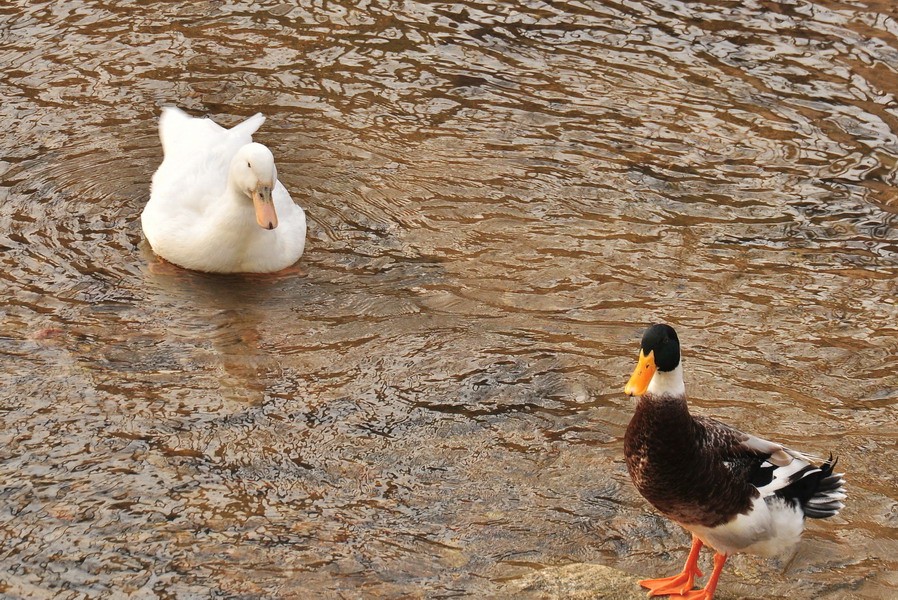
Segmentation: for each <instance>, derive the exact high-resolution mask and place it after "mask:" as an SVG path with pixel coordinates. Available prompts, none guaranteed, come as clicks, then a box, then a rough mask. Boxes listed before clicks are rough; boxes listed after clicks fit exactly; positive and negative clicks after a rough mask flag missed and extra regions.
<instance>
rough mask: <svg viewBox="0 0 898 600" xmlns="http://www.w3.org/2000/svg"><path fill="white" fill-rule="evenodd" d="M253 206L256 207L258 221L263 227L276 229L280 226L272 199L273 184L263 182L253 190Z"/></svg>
mask: <svg viewBox="0 0 898 600" xmlns="http://www.w3.org/2000/svg"><path fill="white" fill-rule="evenodd" d="M253 206H254V207H255V209H256V223H258V224H259V227H261V228H262V229H274V228H275V227H277V226H278V216H277V213H276V212H275V211H274V201H272V199H271V186H269V185H262V184H261V183H260V184H259V185H257V186H256V189H255V190H253Z"/></svg>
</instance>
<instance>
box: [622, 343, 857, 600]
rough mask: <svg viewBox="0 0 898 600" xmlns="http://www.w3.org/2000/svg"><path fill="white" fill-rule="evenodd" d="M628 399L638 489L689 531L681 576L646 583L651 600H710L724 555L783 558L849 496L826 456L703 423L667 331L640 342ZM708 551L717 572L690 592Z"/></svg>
mask: <svg viewBox="0 0 898 600" xmlns="http://www.w3.org/2000/svg"><path fill="white" fill-rule="evenodd" d="M624 391H625V393H626V394H627V395H629V396H639V400H638V402H637V404H636V410H635V412H634V414H633V418H632V420H631V421H630V425H629V426H628V427H627V432H626V435H625V437H624V454H625V456H626V461H627V470H628V471H629V472H630V477H631V478H632V479H633V483H634V484H635V485H636V489H637V490H639V493H640V494H642V495H643V496H644V497H645V499H646V500H648V501H649V503H651V505H652V506H654V507H655V508H656V509H658V510H659V511H660V512H661V513H662V514H663V515H664V516H666V517H667V518H669V519H671V520H673V521H675V522H676V523H678V524H679V525H680V526H682V527H683V528H685V529H686V530H688V531H690V532H691V533H692V550H691V551H690V553H689V557H688V559H687V560H686V565H685V566H684V567H683V571H682V572H681V573H679V574H678V575H674V576H673V577H666V578H662V579H647V580H645V581H640V582H639V583H640V585H642V586H643V587H645V588H648V589H649V596H663V595H669V596H670V597H671V598H677V599H679V598H686V599H688V600H712V598H713V597H714V590H715V589H716V587H717V582H718V580H719V578H720V573H721V571H722V570H723V566H724V563H725V562H726V559H727V556H729V555H730V554H732V553H734V552H747V553H751V554H759V555H762V556H775V555H778V554H782V553H784V552H785V551H787V550H789V549H790V548H792V547H794V545H795V544H797V543H798V540H799V537H800V536H801V532H802V530H803V529H804V519H805V517H810V518H813V519H825V518H827V517H831V516H833V515H835V514H837V513H838V512H839V510H840V509H841V508H842V507H843V504H842V500H843V499H844V498H845V493H844V490H843V487H842V486H843V484H844V480H843V479H842V474H841V473H834V472H833V468H834V467H835V464H836V461H835V460H833V459H832V456H830V458H829V460H826V461H823V462H822V464H815V461H814V460H813V459H811V458H810V457H808V456H807V455H805V454H802V453H801V452H796V451H795V450H791V449H789V448H786V447H784V446H782V445H780V444H777V443H775V442H769V441H767V440H763V439H761V438H759V437H755V436H753V435H750V434H747V433H743V432H741V431H739V430H738V429H735V428H733V427H730V426H729V425H726V424H724V423H721V422H720V421H717V420H714V419H710V418H707V417H697V416H693V415H691V414H690V413H689V408H688V407H687V405H686V387H685V385H684V383H683V367H682V365H681V363H680V341H679V338H677V333H676V331H674V329H673V328H672V327H670V326H669V325H653V326H651V327H650V328H649V329H648V330H647V331H646V332H645V335H643V337H642V346H641V348H640V351H639V362H638V364H637V366H636V370H635V371H634V372H633V376H632V377H631V378H630V380H629V382H628V383H627V385H626V388H625V390H624ZM703 545H708V546H710V547H712V548H713V549H714V550H715V554H714V570H713V572H712V573H711V576H710V577H709V579H708V582H707V584H706V585H705V587H704V588H703V589H698V590H693V589H692V588H693V587H694V584H695V578H696V577H701V576H702V574H701V572H700V571H699V569H698V557H699V552H700V551H701V548H702V546H703Z"/></svg>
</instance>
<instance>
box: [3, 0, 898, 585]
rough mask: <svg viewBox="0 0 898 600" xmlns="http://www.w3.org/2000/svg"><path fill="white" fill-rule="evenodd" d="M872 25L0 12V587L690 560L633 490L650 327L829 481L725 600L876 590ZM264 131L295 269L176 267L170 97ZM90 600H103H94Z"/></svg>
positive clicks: (136, 7) (844, 16)
mask: <svg viewBox="0 0 898 600" xmlns="http://www.w3.org/2000/svg"><path fill="white" fill-rule="evenodd" d="M896 13H898V11H896V9H895V8H894V6H893V5H892V4H891V3H890V2H886V1H879V2H878V1H876V0H870V1H862V0H854V1H849V0H844V1H841V2H840V1H837V0H817V1H814V2H806V1H784V2H767V1H746V2H735V1H734V2H726V1H720V2H674V1H669V2H667V1H665V2H654V1H647V2H573V1H570V2H563V1H561V2H552V3H547V2H540V1H528V2H498V3H497V2H482V3H478V2H464V3H452V2H442V3H433V2H426V1H412V0H409V1H396V2H385V1H374V2H358V3H352V2H347V1H340V2H311V3H308V2H306V3H303V6H301V7H294V6H292V5H291V4H287V3H283V4H280V3H276V2H262V3H248V2H241V1H239V0H233V1H230V2H226V1H207V2H186V1H181V2H155V3H150V2H143V1H141V2H137V1H136V0H132V1H130V2H129V1H116V2H112V1H101V0H94V1H91V0H73V1H69V2H64V3H61V2H36V1H29V2H25V1H24V0H14V1H13V2H12V3H7V4H5V5H4V6H3V7H0V64H2V66H3V69H2V71H0V99H2V103H0V122H2V123H3V125H4V127H3V130H4V135H3V136H2V137H0V267H2V268H0V278H2V283H0V317H2V329H0V356H2V364H3V369H2V373H0V383H2V389H3V391H2V393H0V411H2V412H0V414H2V430H0V481H2V484H0V498H2V502H0V572H2V573H3V574H0V593H3V594H5V595H8V596H10V597H48V596H54V595H56V596H58V597H65V598H82V597H98V596H103V595H106V596H109V597H125V595H127V594H132V595H133V596H129V597H134V598H153V597H160V598H162V597H165V598H168V597H197V598H200V597H208V596H216V597H220V596H228V597H245V598H252V597H304V598H319V597H320V598H373V597H383V598H418V597H427V598H438V597H439V598H447V597H475V598H486V597H512V596H514V597H524V596H523V595H520V594H516V593H515V592H514V590H515V589H516V588H515V585H516V582H517V581H518V580H520V578H521V577H523V576H525V575H527V574H529V573H532V572H533V571H534V570H537V569H540V568H542V567H545V566H550V565H565V564H570V563H575V562H596V563H602V564H606V565H611V566H614V567H617V568H621V569H624V570H628V571H632V572H637V573H641V574H645V575H659V574H661V573H664V572H673V571H675V570H676V568H678V567H679V565H680V562H681V560H682V558H683V554H684V553H685V548H686V546H687V544H688V537H687V536H686V535H685V534H684V533H682V532H681V531H680V530H678V528H677V527H676V526H674V525H671V524H669V523H667V522H666V521H664V520H663V519H661V518H660V517H658V516H657V515H656V514H655V513H654V512H653V511H651V510H650V508H649V507H648V506H647V505H646V504H645V503H644V502H643V501H642V500H641V499H640V498H639V497H638V495H637V494H636V492H635V490H634V489H633V487H632V486H631V485H630V483H629V480H628V477H627V475H626V471H625V468H624V466H623V463H622V443H621V438H622V435H623V429H624V427H625V426H626V423H627V421H628V420H629V415H630V413H631V411H632V402H631V401H630V400H628V399H627V398H626V397H624V396H623V394H622V392H621V390H622V387H623V384H624V383H625V381H626V378H627V376H628V375H629V372H630V370H631V369H632V367H633V365H634V361H635V355H636V352H637V345H638V339H639V336H640V334H641V329H642V327H643V326H644V325H645V324H646V323H649V322H652V321H655V320H665V321H668V322H671V323H673V324H675V325H676V326H677V327H678V330H679V332H680V336H681V338H682V340H683V342H684V344H685V348H686V369H687V386H688V387H689V389H690V393H691V397H692V403H693V405H694V407H695V408H696V410H698V411H701V412H703V413H704V414H711V415H714V416H717V417H719V418H722V419H725V420H728V421H730V422H732V423H734V424H737V425H738V426H740V427H742V428H744V429H746V430H748V431H752V432H754V433H757V434H759V435H762V436H765V437H772V438H774V439H777V440H781V441H783V442H787V443H789V444H790V445H793V446H794V447H797V448H801V449H804V450H807V451H809V452H812V453H817V454H822V455H826V454H827V453H829V452H830V451H832V452H834V453H836V454H838V455H839V456H840V457H841V459H840V460H841V463H840V464H842V465H844V468H845V470H846V471H848V473H849V475H848V478H849V483H850V494H851V497H850V503H849V505H848V507H847V508H846V509H845V510H844V512H843V513H842V515H841V516H840V517H837V518H835V519H830V520H828V521H826V522H813V523H811V524H810V526H809V532H808V533H807V535H806V543H805V544H804V545H803V546H802V548H801V550H800V551H799V553H798V555H797V556H796V557H795V559H794V560H793V561H792V562H791V563H789V564H788V565H779V566H778V565H776V564H775V563H771V562H769V561H765V560H763V559H757V558H754V557H745V556H739V557H735V558H734V559H733V560H732V563H733V564H734V565H735V567H734V568H733V569H732V570H728V572H727V573H725V574H724V581H723V584H722V586H723V588H724V589H726V590H729V591H730V593H733V594H753V595H758V596H761V597H790V598H827V599H829V598H832V599H836V598H838V599H843V598H848V597H851V598H871V599H880V598H882V599H889V598H894V597H896V596H898V578H896V575H895V573H896V571H898V559H896V558H895V557H896V556H898V491H896V489H898V486H896V480H898V474H896V468H895V464H896V458H898V447H896V440H898V426H896V404H898V376H896V374H895V361H896V357H898V336H896V334H898V325H896V316H898V315H896V297H898V293H896V292H898V279H896V275H898V231H896V228H895V222H896V214H898V200H896V193H895V184H896V177H898V172H896V169H898V137H896V132H898V100H896V97H895V93H896V91H898V74H896V71H898V20H896V18H898V17H896ZM169 104H175V105H179V106H183V107H185V108H186V109H188V110H190V111H191V112H193V114H196V115H210V116H212V117H214V118H216V119H217V120H219V121H220V122H222V123H224V124H227V125H231V124H233V123H236V122H237V121H239V120H240V119H242V118H244V117H246V116H248V115H251V114H253V113H255V112H257V111H259V110H261V111H263V112H265V113H266V114H267V115H268V120H267V121H266V123H265V125H264V126H263V127H262V129H261V130H260V132H259V134H258V135H257V140H259V141H262V142H264V143H266V144H268V145H269V146H271V147H272V149H273V151H274V153H275V156H276V157H277V160H278V164H279V173H280V175H281V179H282V180H283V181H284V183H285V184H286V185H287V187H288V188H289V189H290V190H291V191H292V193H293V197H294V199H295V200H296V201H297V202H299V203H300V204H301V205H302V206H303V207H305V208H306V209H307V212H308V215H309V219H310V233H309V244H308V246H307V251H306V255H305V256H304V257H303V259H302V261H301V263H300V266H301V267H302V269H303V270H304V271H305V276H304V277H297V278H292V279H284V280H271V279H265V278H250V277H212V276H207V275H202V274H196V273H190V272H185V271H180V270H177V269H166V268H162V267H160V265H159V264H158V263H156V261H155V259H154V257H153V256H152V253H151V252H150V251H149V249H148V247H147V244H146V242H145V241H144V240H143V238H142V234H141V232H140V227H139V219H138V215H139V213H140V210H141V209H142V207H143V205H144V204H145V202H146V200H147V199H148V196H149V192H148V186H149V181H150V177H151V175H152V173H153V171H154V170H155V168H156V166H157V165H158V163H159V161H160V159H161V150H160V147H159V143H158V140H157V137H156V119H157V117H158V114H159V109H160V107H161V106H164V105H169ZM114 594H119V595H117V596H114Z"/></svg>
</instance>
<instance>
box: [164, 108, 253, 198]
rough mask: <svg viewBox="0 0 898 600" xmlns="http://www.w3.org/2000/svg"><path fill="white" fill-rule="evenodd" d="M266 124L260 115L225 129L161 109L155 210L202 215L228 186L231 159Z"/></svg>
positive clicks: (171, 110) (208, 120)
mask: <svg viewBox="0 0 898 600" xmlns="http://www.w3.org/2000/svg"><path fill="white" fill-rule="evenodd" d="M264 121H265V117H264V116H263V115H262V114H256V115H254V116H252V117H250V118H249V119H246V120H245V121H243V122H241V123H238V124H237V125H235V126H234V127H232V128H231V129H225V128H224V127H222V126H220V125H218V124H217V123H215V122H214V121H212V120H211V119H206V118H195V117H191V116H190V115H188V114H187V113H185V112H184V111H182V110H181V109H179V108H175V107H165V108H163V109H162V116H161V117H160V119H159V138H160V139H161V140H162V150H163V153H164V155H165V156H164V158H163V161H162V164H161V165H159V168H158V169H157V170H156V173H155V174H154V175H153V186H152V192H151V197H150V203H149V204H148V205H147V206H148V208H150V209H151V210H155V209H163V210H166V211H168V212H169V215H170V216H172V215H176V214H179V213H185V212H186V213H202V212H203V211H204V210H205V208H206V207H207V206H208V205H209V203H210V202H213V201H214V200H215V199H217V198H219V197H221V195H222V194H223V193H224V191H225V189H226V187H227V181H228V168H229V166H230V164H231V159H232V158H233V157H234V155H235V154H236V153H237V151H238V150H239V149H240V148H241V147H242V146H244V145H246V144H249V143H250V142H252V141H253V138H252V135H253V133H255V132H256V130H257V129H258V128H259V127H260V126H261V125H262V123H263V122H264Z"/></svg>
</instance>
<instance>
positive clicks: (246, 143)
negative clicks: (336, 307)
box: [141, 107, 306, 273]
mask: <svg viewBox="0 0 898 600" xmlns="http://www.w3.org/2000/svg"><path fill="white" fill-rule="evenodd" d="M264 121H265V117H264V116H262V115H261V114H256V115H255V116H252V117H250V118H248V119H246V120H245V121H243V122H242V123H238V124H237V125H235V126H234V127H232V128H231V129H225V128H224V127H221V126H220V125H218V124H216V123H215V122H214V121H212V120H211V119H203V118H194V117H191V116H190V115H188V114H187V113H185V112H184V111H182V110H180V109H178V108H174V107H166V108H164V109H162V116H161V117H160V119H159V137H160V139H161V140H162V150H163V153H164V158H163V160H162V164H161V165H159V168H158V169H157V170H156V173H155V174H154V175H153V184H152V189H151V192H150V201H149V202H147V205H146V207H145V208H144V210H143V214H142V215H141V223H142V225H143V231H144V235H146V238H147V240H148V241H149V242H150V246H151V247H152V248H153V251H154V252H155V253H156V254H158V255H159V256H161V257H162V258H164V259H165V260H167V261H169V262H172V263H174V264H176V265H179V266H181V267H185V268H187V269H193V270H196V271H206V272H210V273H272V272H275V271H280V270H282V269H285V268H287V267H289V266H291V265H293V264H294V263H296V261H297V260H299V258H300V257H301V256H302V253H303V250H304V249H305V245H306V216H305V212H304V211H303V209H302V208H300V207H299V206H298V205H296V204H294V202H293V200H292V199H291V198H290V194H289V193H288V192H287V189H286V188H285V187H284V186H283V185H282V184H281V182H280V181H278V176H277V167H276V166H275V164H274V156H273V155H272V154H271V150H269V149H268V148H267V147H265V146H263V145H262V144H258V143H254V142H253V139H252V135H253V133H255V132H256V130H257V129H259V127H260V126H261V125H262V123H263V122H264Z"/></svg>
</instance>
